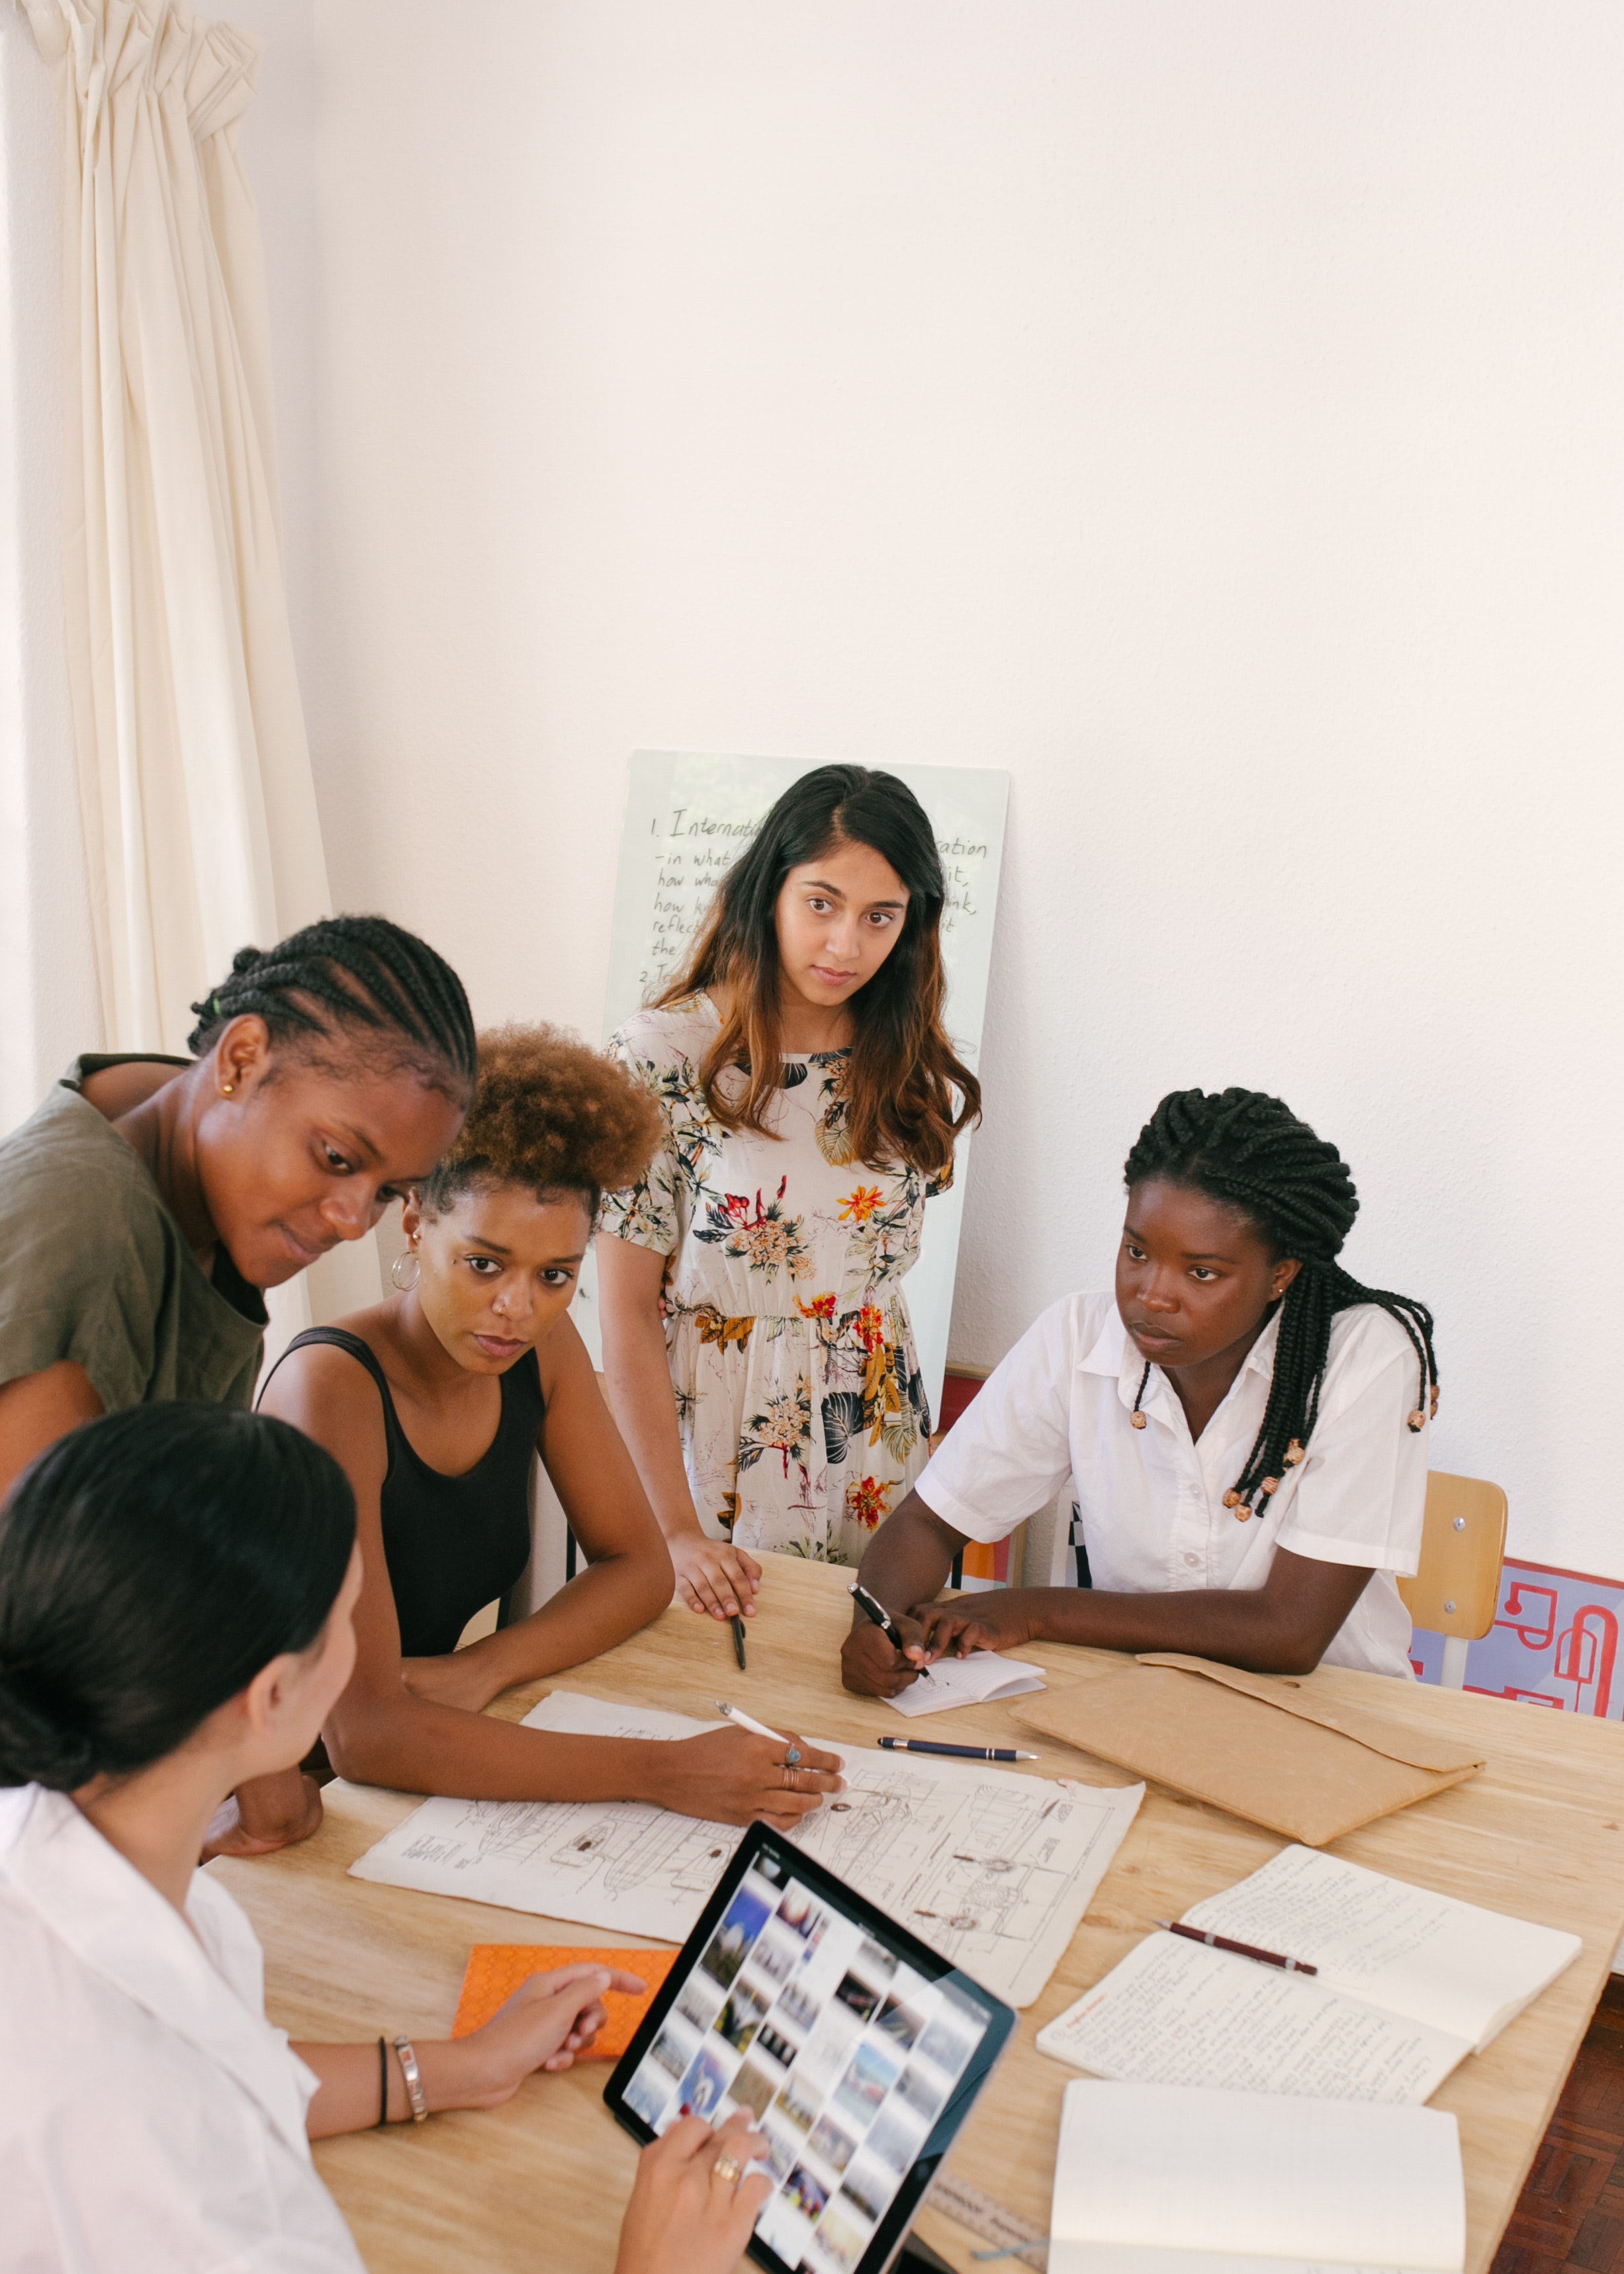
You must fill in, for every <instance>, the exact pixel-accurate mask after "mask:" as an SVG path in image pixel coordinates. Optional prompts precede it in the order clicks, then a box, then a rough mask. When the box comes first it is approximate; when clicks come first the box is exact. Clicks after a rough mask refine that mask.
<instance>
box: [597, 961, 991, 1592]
mask: <svg viewBox="0 0 1624 2274" xmlns="http://www.w3.org/2000/svg"><path fill="white" fill-rule="evenodd" d="M719 1024H720V1020H719V1017H718V1013H717V1010H716V1006H715V1005H714V1004H713V1003H712V1002H711V998H710V997H709V996H708V995H705V994H703V993H701V994H697V995H692V996H689V997H688V998H687V999H686V1000H685V1001H683V1002H680V1003H675V1004H673V1005H669V1006H668V1007H667V1008H666V1009H665V1010H659V1011H641V1012H639V1013H637V1014H636V1016H635V1018H632V1019H629V1020H628V1021H627V1023H626V1024H625V1026H623V1027H622V1028H620V1031H619V1033H618V1034H616V1035H614V1036H613V1039H612V1041H611V1043H610V1045H609V1047H610V1050H611V1052H612V1054H613V1056H614V1057H616V1058H619V1059H620V1063H621V1064H622V1065H624V1066H625V1067H626V1068H627V1070H628V1073H631V1074H633V1075H634V1076H635V1078H636V1079H637V1080H638V1081H642V1082H643V1083H644V1084H645V1085H646V1087H647V1088H648V1089H649V1090H650V1093H651V1095H652V1096H654V1097H655V1098H656V1099H657V1100H658V1103H659V1108H660V1112H661V1115H662V1118H663V1119H664V1122H665V1143H664V1145H663V1146H662V1148H661V1149H660V1151H659V1152H658V1153H657V1154H656V1155H655V1156H654V1159H653V1161H652V1163H650V1167H649V1170H648V1173H647V1174H646V1175H645V1176H644V1177H643V1179H642V1181H641V1182H640V1183H638V1184H635V1185H633V1186H629V1187H628V1189H627V1190H626V1191H624V1192H619V1193H606V1194H605V1199H604V1205H603V1212H602V1214H601V1216H599V1219H598V1226H599V1229H600V1231H606V1232H610V1233H612V1234H613V1236H614V1237H615V1238H616V1239H629V1240H632V1241H635V1243H636V1245H637V1246H640V1247H651V1248H654V1249H655V1250H656V1251H657V1252H658V1254H662V1255H664V1256H665V1258H666V1264H665V1288H664V1293H663V1297H662V1306H663V1308H664V1311H665V1345H666V1351H667V1353H668V1355H669V1358H670V1361H671V1379H672V1384H673V1389H675V1392H676V1400H677V1422H678V1427H679V1429H680V1434H681V1439H682V1454H683V1461H684V1464H685V1465H686V1467H687V1470H688V1482H689V1485H690V1486H691V1487H692V1488H693V1494H694V1503H695V1508H696V1509H697V1510H698V1512H699V1517H700V1521H701V1523H702V1524H703V1526H704V1528H705V1530H706V1531H707V1532H710V1533H711V1535H712V1537H715V1536H717V1535H718V1534H723V1535H731V1536H732V1538H733V1540H736V1541H737V1542H738V1544H739V1545H740V1546H741V1547H756V1548H773V1549H777V1550H778V1551H779V1552H780V1553H785V1554H788V1555H806V1556H809V1557H811V1558H812V1559H813V1560H814V1561H816V1562H828V1563H856V1562H859V1561H860V1560H861V1556H862V1553H863V1550H864V1548H865V1547H867V1545H868V1540H869V1538H870V1536H871V1535H872V1533H873V1532H874V1529H875V1526H876V1525H877V1524H879V1523H880V1522H882V1520H883V1518H884V1517H886V1516H887V1515H889V1513H890V1512H891V1509H892V1508H894V1507H895V1506H896V1504H897V1502H898V1501H899V1500H900V1499H901V1498H902V1496H903V1495H904V1494H905V1493H906V1490H907V1488H908V1487H909V1485H910V1484H912V1482H913V1480H914V1478H915V1477H916V1476H917V1475H918V1473H919V1472H920V1470H921V1468H923V1466H924V1465H925V1459H926V1456H927V1452H928V1449H929V1436H930V1414H929V1407H928V1406H927V1404H926V1400H925V1391H924V1384H923V1382H922V1381H921V1376H920V1371H919V1360H918V1358H917V1357H916V1355H915V1353H914V1330H913V1328H912V1326H911V1324H910V1323H909V1320H908V1314H907V1306H906V1302H905V1301H904V1299H903V1293H902V1280H903V1275H904V1274H905V1273H906V1271H908V1270H910V1269H912V1267H913V1265H914V1261H915V1260H916V1258H917V1257H918V1254H919V1242H920V1234H921V1231H923V1229H924V1219H925V1202H926V1201H927V1199H928V1198H929V1197H930V1196H932V1195H933V1194H935V1193H939V1192H944V1191H945V1190H946V1188H947V1186H948V1185H949V1184H950V1183H951V1175H952V1172H951V1169H950V1170H949V1171H948V1172H947V1174H946V1175H945V1176H944V1177H943V1178H939V1179H938V1178H929V1179H927V1178H926V1176H925V1175H924V1173H923V1172H922V1171H920V1170H917V1169H911V1168H904V1167H898V1168H889V1169H888V1168H875V1167H872V1166H870V1165H869V1164H868V1163H863V1162H859V1161H853V1159H852V1158H851V1156H850V1153H849V1151H848V1149H847V1145H846V1119H847V1105H846V1068H847V1065H848V1063H849V1056H850V1054H849V1052H847V1051H846V1050H824V1051H819V1052H816V1053H814V1054H812V1055H810V1056H801V1057H797V1056H793V1055H789V1056H786V1058H785V1061H784V1073H785V1087H784V1088H783V1090H782V1092H781V1093H780V1096H779V1098H778V1103H777V1106H776V1108H775V1110H774V1111H772V1113H771V1116H770V1118H771V1123H772V1126H773V1129H774V1134H773V1135H772V1136H771V1137H760V1136H757V1135H756V1134H755V1133H754V1132H752V1131H750V1130H742V1131H740V1132H737V1133H734V1132H733V1131H731V1130H728V1129H725V1128H724V1127H723V1126H721V1124H720V1123H719V1122H718V1121H717V1120H716V1119H715V1118H713V1116H712V1115H711V1111H710V1109H709V1107H708V1105H707V1104H706V1102H705V1095H704V1091H703V1089H702V1088H701V1087H700V1081H699V1068H700V1066H701V1065H702V1064H703V1060H704V1057H705V1053H706V1051H707V1050H709V1049H710V1047H711V1043H712V1042H713V1041H714V1040H715V1037H716V1034H717V1030H718V1026H719ZM724 1078H725V1079H733V1078H734V1077H731V1076H727V1077H724ZM737 1078H738V1079H739V1080H740V1081H741V1082H742V1077H737Z"/></svg>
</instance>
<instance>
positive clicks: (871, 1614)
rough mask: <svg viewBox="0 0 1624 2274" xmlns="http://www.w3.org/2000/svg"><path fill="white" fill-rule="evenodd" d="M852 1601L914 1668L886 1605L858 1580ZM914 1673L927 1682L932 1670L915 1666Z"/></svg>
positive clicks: (854, 1581)
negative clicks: (921, 1676)
mask: <svg viewBox="0 0 1624 2274" xmlns="http://www.w3.org/2000/svg"><path fill="white" fill-rule="evenodd" d="M852 1600H853V1602H854V1603H855V1604H856V1606H857V1608H858V1609H859V1610H860V1611H861V1613H862V1615H863V1616H864V1618H866V1619H872V1620H873V1622H874V1623H875V1625H876V1627H878V1629H879V1630H880V1632H881V1633H882V1634H883V1636H884V1638H885V1639H886V1641H887V1642H888V1643H889V1644H890V1645H891V1648H892V1649H893V1650H894V1651H895V1652H896V1653H897V1655H898V1658H899V1659H902V1660H904V1661H905V1663H906V1664H907V1665H909V1666H914V1661H913V1660H912V1659H911V1658H909V1657H908V1654H907V1645H906V1643H905V1642H904V1641H903V1639H902V1630H901V1629H900V1628H899V1627H898V1624H897V1622H896V1620H895V1619H893V1618H892V1616H891V1613H890V1612H889V1611H888V1610H887V1609H886V1608H885V1606H884V1604H883V1603H882V1602H881V1601H880V1600H878V1598H877V1597H876V1596H874V1595H871V1594H870V1593H868V1589H867V1587H865V1586H863V1585H861V1582H860V1581H858V1580H856V1579H853V1582H852ZM914 1673H915V1674H918V1675H923V1677H924V1678H925V1680H926V1681H929V1678H930V1668H929V1667H928V1666H914Z"/></svg>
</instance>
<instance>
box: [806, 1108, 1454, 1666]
mask: <svg viewBox="0 0 1624 2274" xmlns="http://www.w3.org/2000/svg"><path fill="white" fill-rule="evenodd" d="M1124 1182H1125V1183H1126V1185H1127V1187H1128V1207H1127V1216H1126V1221H1125V1222H1124V1225H1123V1232H1122V1239H1121V1243H1120V1245H1119V1246H1118V1248H1117V1251H1116V1291H1115V1295H1114V1296H1111V1295H1067V1296H1064V1297H1063V1299H1061V1300H1060V1301H1059V1302H1058V1303H1055V1304H1051V1306H1049V1309H1048V1310H1047V1311H1045V1312H1044V1313H1043V1314H1042V1316H1041V1318H1040V1319H1039V1320H1038V1321H1037V1322H1036V1324H1035V1325H1034V1326H1033V1327H1031V1328H1030V1329H1028V1330H1027V1332H1026V1334H1025V1335H1023V1336H1022V1337H1021V1339H1020V1340H1019V1342H1018V1343H1017V1344H1016V1345H1015V1347H1014V1349H1013V1350H1012V1351H1011V1352H1010V1353H1009V1355H1008V1357H1007V1358H1005V1359H1004V1362H1003V1364H1002V1365H1001V1366H1000V1367H998V1368H997V1369H996V1372H995V1373H994V1374H993V1375H992V1377H991V1379H990V1380H989V1382H987V1384H986V1386H985V1387H984V1388H983V1389H981V1391H980V1393H979V1394H978V1395H977V1397H976V1398H975V1400H974V1403H973V1404H972V1405H971V1406H970V1408H969V1410H968V1411H967V1412H966V1414H965V1415H964V1417H963V1418H962V1419H960V1420H959V1422H958V1424H957V1425H956V1426H955V1427H954V1428H953V1430H952V1431H951V1434H950V1435H949V1436H948V1438H947V1439H946V1441H945V1442H944V1444H943V1445H942V1447H941V1448H940V1449H939V1450H938V1452H937V1453H936V1457H935V1459H934V1460H933V1461H932V1462H931V1463H930V1465H929V1467H928V1468H927V1469H926V1471H925V1472H924V1474H923V1475H922V1476H921V1478H920V1480H919V1482H918V1484H917V1485H916V1486H915V1487H914V1491H913V1492H912V1493H911V1494H910V1495H909V1496H908V1498H907V1500H906V1502H904V1503H903V1505H902V1506H901V1507H900V1508H899V1509H898V1510H897V1512H896V1514H895V1515H894V1516H893V1517H892V1518H891V1522H890V1523H889V1524H888V1525H886V1527H885V1529H884V1530H883V1532H881V1533H880V1535H879V1537H878V1538H877V1539H876V1540H875V1542H874V1545H873V1547H871V1548H870V1549H869V1551H868V1555H867V1557H866V1558H865V1559H864V1562H863V1581H864V1584H865V1585H867V1586H868V1588H869V1589H870V1590H871V1591H872V1592H873V1593H875V1594H876V1595H877V1596H878V1597H879V1598H880V1600H882V1601H883V1602H884V1603H885V1604H886V1605H887V1606H888V1607H889V1608H890V1609H891V1612H892V1614H893V1615H894V1616H895V1617H896V1619H897V1623H898V1627H899V1629H900V1630H901V1632H902V1634H903V1637H904V1642H903V1646H902V1648H901V1650H900V1651H898V1650H897V1649H894V1648H893V1646H892V1645H891V1643H890V1642H889V1641H888V1640H887V1639H886V1638H885V1637H884V1635H883V1634H882V1633H881V1632H880V1630H879V1629H878V1628H877V1627H874V1626H871V1625H869V1624H868V1622H867V1621H866V1620H864V1621H854V1622H853V1631H852V1632H851V1634H850V1635H849V1636H848V1637H847V1638H846V1644H845V1645H844V1648H843V1651H842V1653H841V1656H842V1668H843V1674H844V1679H845V1682H846V1687H847V1689H848V1690H857V1691H859V1692H861V1693H863V1694H865V1695H869V1696H879V1697H886V1698H889V1697H894V1696H896V1694H897V1693H898V1690H902V1689H904V1688H906V1686H907V1684H908V1683H911V1682H914V1681H915V1680H917V1678H918V1673H919V1668H921V1666H922V1665H928V1664H929V1662H930V1660H932V1659H933V1658H938V1657H940V1656H941V1655H942V1654H943V1653H944V1651H951V1652H954V1653H959V1652H963V1651H968V1650H975V1649H988V1650H1004V1649H1011V1648H1017V1647H1019V1645H1020V1644H1021V1643H1023V1642H1029V1641H1034V1640H1045V1641H1051V1642H1075V1643H1086V1644H1091V1645H1094V1647H1096V1648H1099V1649H1104V1650H1132V1651H1189V1652H1192V1653H1195V1654H1196V1655H1197V1656H1198V1657H1202V1658H1211V1659H1217V1660H1221V1661H1222V1662H1224V1663H1226V1664H1228V1665H1231V1666H1239V1667H1245V1668H1250V1669H1251V1670H1252V1672H1254V1673H1259V1674H1304V1673H1307V1672H1309V1671H1310V1670H1311V1669H1312V1668H1313V1667H1315V1666H1317V1665H1318V1664H1319V1660H1321V1659H1325V1660H1327V1662H1329V1663H1330V1664H1332V1665H1335V1666H1353V1667H1360V1668H1365V1670H1366V1671H1367V1672H1370V1673H1374V1674H1388V1675H1396V1676H1398V1677H1399V1678H1400V1679H1401V1680H1408V1679H1409V1678H1410V1656H1409V1652H1410V1615H1409V1613H1408V1612H1407V1611H1406V1610H1405V1608H1404V1605H1403V1601H1402V1597H1401V1596H1400V1594H1399V1592H1398V1586H1397V1580H1398V1578H1399V1577H1400V1576H1402V1574H1404V1573H1407V1572H1413V1571H1414V1570H1415V1569H1416V1566H1417V1561H1418V1559H1419V1555H1420V1550H1421V1524H1422V1516H1423V1511H1424V1509H1425V1501H1426V1469H1427V1439H1428V1434H1429V1432H1430V1429H1431V1426H1432V1414H1433V1413H1434V1412H1435V1411H1436V1409H1437V1403H1438V1368H1437V1366H1436V1363H1435V1361H1434V1359H1433V1354H1432V1313H1431V1312H1430V1311H1429V1310H1428V1309H1427V1307H1426V1306H1425V1303H1420V1302H1417V1300H1416V1299H1415V1298H1414V1297H1413V1296H1410V1295H1395V1294H1392V1293H1390V1292H1388V1291H1387V1290H1386V1289H1384V1288H1380V1287H1365V1286H1363V1285H1361V1284H1360V1283H1359V1281H1358V1280H1357V1279H1356V1278H1354V1277H1353V1276H1351V1274H1350V1272H1348V1271H1346V1270H1345V1269H1343V1267H1342V1264H1341V1263H1340V1262H1339V1261H1338V1260H1337V1259H1338V1257H1339V1255H1340V1254H1341V1252H1342V1244H1343V1242H1344V1241H1345V1240H1346V1239H1347V1237H1348V1234H1349V1232H1350V1231H1351V1229H1352V1227H1353V1221H1354V1218H1355V1216H1357V1214H1358V1208H1359V1200H1358V1194H1357V1193H1356V1192H1355V1190H1354V1186H1353V1178H1352V1177H1351V1176H1350V1174H1349V1171H1348V1165H1347V1163H1346V1162H1345V1161H1344V1160H1343V1159H1342V1156H1341V1154H1340V1153H1339V1152H1338V1151H1337V1149H1336V1148H1335V1145H1333V1144H1331V1143H1330V1142H1329V1141H1328V1140H1327V1139H1325V1138H1323V1137H1319V1136H1317V1135H1316V1134H1315V1133H1314V1132H1313V1130H1312V1129H1311V1128H1310V1127H1309V1126H1308V1124H1307V1123H1306V1122H1305V1121H1301V1120H1299V1119H1298V1118H1297V1115H1296V1114H1294V1113H1293V1112H1292V1111H1291V1110H1290V1109H1289V1106H1287V1105H1285V1104H1283V1103H1282V1101H1281V1100H1280V1099H1279V1098H1277V1097H1269V1096H1265V1095H1264V1094H1263V1093H1262V1092H1261V1091H1259V1090H1254V1089H1239V1088H1234V1089H1226V1090H1222V1091H1219V1092H1217V1093H1214V1094H1209V1093H1207V1091H1205V1090H1199V1089H1180V1090H1174V1091H1173V1092H1172V1093H1171V1094H1170V1095H1169V1096H1167V1097H1164V1098H1163V1099H1162V1103H1161V1104H1160V1105H1159V1106H1158V1107H1157V1108H1156V1110H1155V1112H1154V1114H1153V1115H1152V1116H1151V1118H1150V1119H1149V1120H1148V1121H1147V1123H1146V1125H1145V1126H1144V1128H1143V1129H1142V1130H1141V1131H1140V1132H1139V1139H1138V1141H1137V1142H1136V1144H1135V1145H1134V1147H1133V1149H1132V1152H1131V1153H1130V1154H1129V1156H1128V1158H1127V1163H1126V1166H1125V1169H1124ZM1068 1486H1069V1488H1070V1490H1071V1495H1072V1496H1073V1498H1074V1500H1075V1502H1076V1505H1077V1510H1078V1514H1079V1518H1080V1528H1081V1539H1080V1541H1079V1548H1078V1560H1079V1567H1080V1569H1079V1578H1080V1579H1081V1582H1082V1584H1081V1585H1080V1586H1078V1587H1012V1588H1003V1589H999V1590H996V1591H995V1592H994V1593H990V1594H980V1595H974V1596H971V1597H969V1598H960V1599H959V1600H949V1601H946V1602H938V1601H936V1600H935V1599H936V1594H937V1592H938V1590H939V1589H940V1588H941V1586H942V1584H943V1582H944V1580H945V1578H946V1577H947V1575H948V1572H949V1570H950V1569H951V1564H952V1561H953V1558H954V1556H955V1555H957V1554H958V1553H959V1550H960V1548H962V1547H963V1546H964V1544H965V1542H966V1540H1002V1539H1003V1538H1004V1537H1005V1536H1006V1534H1008V1533H1009V1532H1012V1531H1013V1530H1014V1528H1015V1526H1016V1525H1017V1524H1019V1522H1020V1521H1021V1520H1022V1518H1023V1517H1027V1516H1031V1515H1032V1514H1034V1512H1035V1511H1036V1510H1038V1509H1040V1508H1042V1507H1044V1506H1046V1505H1047V1504H1048V1503H1049V1502H1051V1501H1052V1500H1053V1499H1054V1497H1055V1495H1056V1493H1057V1492H1059V1491H1060V1490H1061V1489H1062V1488H1063V1487H1068Z"/></svg>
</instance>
